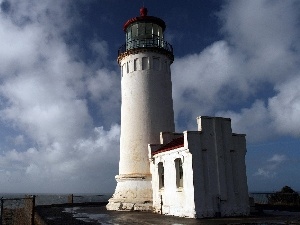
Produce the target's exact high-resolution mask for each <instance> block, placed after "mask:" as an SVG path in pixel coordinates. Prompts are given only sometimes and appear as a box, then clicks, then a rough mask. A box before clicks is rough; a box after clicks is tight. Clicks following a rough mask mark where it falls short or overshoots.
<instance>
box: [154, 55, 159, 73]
mask: <svg viewBox="0 0 300 225" xmlns="http://www.w3.org/2000/svg"><path fill="white" fill-rule="evenodd" d="M159 64H160V60H159V57H153V69H154V70H159V69H160V68H159V67H160V65H159Z"/></svg>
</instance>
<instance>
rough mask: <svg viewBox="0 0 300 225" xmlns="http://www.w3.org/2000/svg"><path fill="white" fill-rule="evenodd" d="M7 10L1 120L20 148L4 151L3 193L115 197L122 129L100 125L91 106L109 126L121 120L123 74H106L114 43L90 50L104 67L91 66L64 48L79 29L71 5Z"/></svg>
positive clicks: (13, 4)
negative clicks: (120, 76) (117, 117)
mask: <svg viewBox="0 0 300 225" xmlns="http://www.w3.org/2000/svg"><path fill="white" fill-rule="evenodd" d="M5 2H6V4H8V5H9V7H8V8H7V9H6V10H2V11H1V12H0V18H1V20H0V36H1V43H0V49H1V50H0V76H1V84H0V99H1V105H0V106H1V108H0V119H1V122H2V124H6V126H9V127H10V128H11V129H12V130H14V132H12V133H10V134H7V137H8V138H7V140H8V142H10V140H11V141H12V142H13V143H11V144H8V145H7V146H6V147H5V149H4V148H1V150H2V154H0V186H1V190H2V192H5V191H7V192H14V191H15V192H26V191H27V192H35V191H36V192H76V191H77V192H78V191H79V192H84V191H87V192H93V191H94V192H99V191H102V192H103V191H104V192H105V191H111V185H112V184H113V183H114V175H115V174H116V173H117V171H116V168H117V165H116V164H117V160H118V153H119V125H117V124H114V121H113V119H110V120H107V121H106V123H105V128H103V127H101V126H98V125H95V124H97V123H98V121H94V118H93V117H92V116H91V110H93V109H92V108H91V107H90V106H89V104H91V102H93V104H95V105H96V106H97V107H98V111H99V112H101V116H102V117H103V118H105V117H106V116H107V117H113V116H114V115H116V113H117V112H118V109H117V108H119V104H120V101H119V97H116V96H118V94H119V92H120V91H119V86H118V85H119V84H118V83H119V80H118V79H117V75H116V72H114V71H110V70H108V69H104V68H101V67H103V66H104V65H105V64H109V63H110V62H109V61H108V60H107V44H106V42H104V41H97V39H95V40H94V42H93V44H92V45H91V46H90V47H91V48H93V50H94V51H96V53H97V55H99V56H98V59H97V60H96V61H97V62H96V63H97V65H90V64H89V63H84V62H83V61H82V60H80V59H78V56H76V54H74V53H76V46H71V45H68V44H67V42H66V41H65V40H64V36H66V33H67V32H69V31H70V30H71V28H72V26H73V24H72V23H74V21H75V22H76V21H77V20H76V18H74V17H76V15H71V14H70V13H69V12H68V9H70V5H69V4H71V3H72V2H71V1H51V2H50V1H46V0H45V1H38V0H29V1H19V0H12V1H5ZM0 4H1V3H0ZM2 8H3V7H2ZM96 66H97V67H98V68H97V70H96V69H95V68H96ZM95 85H97V87H98V89H97V88H96V87H95ZM111 88H112V89H117V91H115V92H111ZM97 101H99V102H97ZM95 102H97V104H96V103H95ZM102 103H103V104H102ZM14 135H15V137H14ZM27 139H28V140H30V141H29V142H28V143H26V144H24V140H26V141H27ZM19 147H20V148H19Z"/></svg>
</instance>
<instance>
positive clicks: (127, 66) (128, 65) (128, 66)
mask: <svg viewBox="0 0 300 225" xmlns="http://www.w3.org/2000/svg"><path fill="white" fill-rule="evenodd" d="M127 73H129V62H127Z"/></svg>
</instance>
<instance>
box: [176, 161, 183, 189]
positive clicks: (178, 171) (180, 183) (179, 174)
mask: <svg viewBox="0 0 300 225" xmlns="http://www.w3.org/2000/svg"><path fill="white" fill-rule="evenodd" d="M175 169H176V187H177V188H180V187H183V169H182V161H181V159H179V158H178V159H175Z"/></svg>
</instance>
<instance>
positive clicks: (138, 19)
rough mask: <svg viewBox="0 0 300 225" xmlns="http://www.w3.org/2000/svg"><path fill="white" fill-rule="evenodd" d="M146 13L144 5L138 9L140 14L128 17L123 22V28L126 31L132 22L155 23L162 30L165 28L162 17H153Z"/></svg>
mask: <svg viewBox="0 0 300 225" xmlns="http://www.w3.org/2000/svg"><path fill="white" fill-rule="evenodd" d="M147 14H148V9H147V8H145V7H142V8H141V9H140V15H141V16H139V17H134V18H131V19H129V20H128V21H127V22H126V23H125V24H124V27H123V30H124V31H126V29H127V27H128V26H129V25H130V24H132V23H134V22H146V23H155V24H157V25H159V26H160V27H161V28H162V30H163V31H164V30H165V29H166V24H165V22H164V21H163V20H162V19H160V18H158V17H155V16H147Z"/></svg>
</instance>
